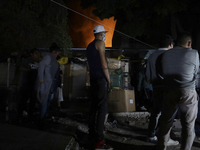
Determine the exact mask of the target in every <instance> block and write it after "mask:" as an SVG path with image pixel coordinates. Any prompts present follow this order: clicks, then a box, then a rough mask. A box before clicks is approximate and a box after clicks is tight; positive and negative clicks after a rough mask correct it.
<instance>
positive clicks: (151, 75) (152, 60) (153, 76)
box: [145, 49, 167, 86]
mask: <svg viewBox="0 0 200 150" xmlns="http://www.w3.org/2000/svg"><path fill="white" fill-rule="evenodd" d="M166 50H167V49H165V50H162V49H160V50H159V49H158V50H157V51H156V52H154V53H153V54H151V56H150V57H149V58H148V61H147V67H146V72H145V75H146V79H147V81H150V83H152V84H153V86H156V85H157V86H158V85H163V83H162V81H161V79H160V78H159V77H158V75H157V71H156V61H157V58H158V57H159V56H160V55H161V54H163V53H164V52H165V51H166Z"/></svg>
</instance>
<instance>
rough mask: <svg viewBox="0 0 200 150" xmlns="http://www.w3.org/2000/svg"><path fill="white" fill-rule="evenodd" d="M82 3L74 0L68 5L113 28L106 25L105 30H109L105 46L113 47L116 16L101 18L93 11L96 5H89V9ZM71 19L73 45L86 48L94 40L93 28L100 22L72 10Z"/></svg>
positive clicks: (70, 33)
mask: <svg viewBox="0 0 200 150" xmlns="http://www.w3.org/2000/svg"><path fill="white" fill-rule="evenodd" d="M80 4H81V2H80V0H73V1H71V2H70V3H69V4H68V5H67V6H68V7H70V8H71V9H73V10H75V11H77V12H79V13H81V14H83V15H85V16H88V17H90V18H92V19H93V20H96V21H98V22H101V23H103V24H105V25H106V26H109V27H110V28H112V29H110V28H108V27H106V26H104V28H105V30H106V31H109V32H107V33H106V40H105V46H106V47H112V38H113V34H114V30H113V29H114V28H115V25H116V21H115V20H114V17H111V18H109V19H104V20H100V19H99V18H98V17H97V16H95V15H93V14H92V11H93V10H94V9H95V8H94V7H88V8H87V9H82V7H81V5H80ZM69 20H70V22H69V26H70V31H69V35H70V36H71V38H72V42H73V47H80V48H86V47H87V45H88V44H89V43H90V42H91V41H93V40H94V35H93V29H94V27H95V26H96V25H98V23H96V22H94V21H92V20H89V19H88V18H85V17H83V16H81V15H79V14H76V13H74V12H70V17H69Z"/></svg>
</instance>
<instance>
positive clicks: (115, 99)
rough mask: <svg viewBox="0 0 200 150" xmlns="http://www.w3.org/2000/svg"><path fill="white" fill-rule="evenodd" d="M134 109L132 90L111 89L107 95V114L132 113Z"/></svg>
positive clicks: (133, 93)
mask: <svg viewBox="0 0 200 150" xmlns="http://www.w3.org/2000/svg"><path fill="white" fill-rule="evenodd" d="M133 111H136V108H135V92H134V90H123V89H121V88H118V89H113V90H112V91H111V92H110V93H109V94H108V112H113V113H114V112H133Z"/></svg>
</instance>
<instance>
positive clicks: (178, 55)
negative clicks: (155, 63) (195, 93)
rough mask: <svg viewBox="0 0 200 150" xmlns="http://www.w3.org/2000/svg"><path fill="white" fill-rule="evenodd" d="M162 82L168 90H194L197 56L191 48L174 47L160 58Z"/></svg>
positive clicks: (197, 63)
mask: <svg viewBox="0 0 200 150" xmlns="http://www.w3.org/2000/svg"><path fill="white" fill-rule="evenodd" d="M162 67H163V68H165V69H163V72H162V73H163V77H164V82H165V85H166V87H167V88H170V89H181V88H187V89H195V75H196V74H197V71H198V67H199V56H198V52H197V51H196V50H192V49H191V48H183V47H178V46H177V47H175V48H173V49H171V50H168V51H167V52H165V53H164V54H163V56H162Z"/></svg>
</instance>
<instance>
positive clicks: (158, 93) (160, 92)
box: [148, 88, 164, 137]
mask: <svg viewBox="0 0 200 150" xmlns="http://www.w3.org/2000/svg"><path fill="white" fill-rule="evenodd" d="M163 99H164V89H160V88H154V89H153V109H152V112H151V117H150V121H149V127H148V136H149V137H154V136H155V134H156V129H157V127H158V122H159V118H160V115H161V110H162V104H163Z"/></svg>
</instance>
